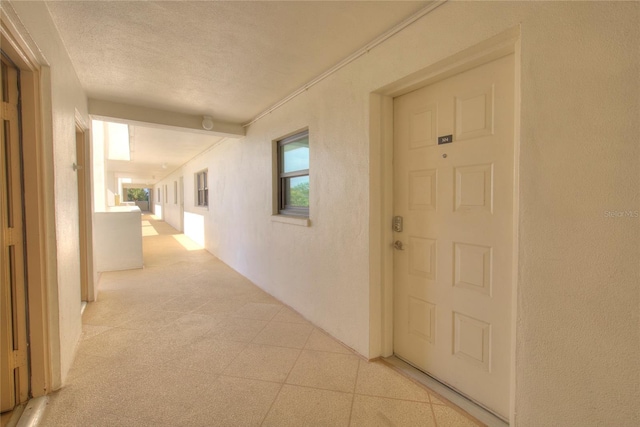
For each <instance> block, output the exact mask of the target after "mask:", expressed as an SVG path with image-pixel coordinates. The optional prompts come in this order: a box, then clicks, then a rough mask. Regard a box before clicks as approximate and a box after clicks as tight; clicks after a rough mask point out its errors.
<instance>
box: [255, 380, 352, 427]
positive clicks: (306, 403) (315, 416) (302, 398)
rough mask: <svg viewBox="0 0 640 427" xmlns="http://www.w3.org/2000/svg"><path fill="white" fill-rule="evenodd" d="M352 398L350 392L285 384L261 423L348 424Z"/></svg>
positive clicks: (288, 426)
mask: <svg viewBox="0 0 640 427" xmlns="http://www.w3.org/2000/svg"><path fill="white" fill-rule="evenodd" d="M352 399H353V395H352V394H350V393H341V392H337V391H329V390H318V389H313V388H306V387H297V386H292V385H284V386H283V387H282V390H281V391H280V393H279V394H278V397H277V399H276V401H275V403H274V404H273V406H272V407H271V410H270V411H269V414H268V415H267V417H266V418H265V420H264V422H263V423H262V425H263V426H265V427H268V426H273V427H299V426H314V427H324V426H326V427H339V426H348V425H349V416H350V414H351V403H352Z"/></svg>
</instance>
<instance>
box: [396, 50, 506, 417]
mask: <svg viewBox="0 0 640 427" xmlns="http://www.w3.org/2000/svg"><path fill="white" fill-rule="evenodd" d="M439 140H440V141H439ZM448 141H451V142H448ZM439 142H441V143H440V144H439ZM513 167H514V56H513V55H509V56H505V57H503V58H500V59H497V60H495V61H493V62H490V63H487V64H484V65H481V66H479V67H477V68H474V69H472V70H469V71H466V72H464V73H461V74H458V75H455V76H452V77H449V78H447V79H445V80H442V81H439V82H437V83H434V84H432V85H430V86H427V87H424V88H421V89H418V90H416V91H414V92H411V93H408V94H406V95H403V96H400V97H398V98H395V100H394V215H398V216H402V217H403V230H402V231H401V232H394V240H396V250H395V251H394V352H395V354H396V355H397V356H399V357H400V358H402V359H404V360H406V361H408V362H409V363H411V364H413V365H415V366H416V367H418V368H420V369H422V370H424V371H426V372H427V373H429V374H431V375H432V376H434V377H435V378H437V379H439V380H441V381H442V382H444V383H446V384H448V385H450V386H451V387H453V388H455V389H457V390H458V391H460V392H461V393H463V394H465V395H467V396H469V397H471V398H472V399H473V400H476V401H477V402H479V403H481V404H482V405H484V406H486V407H488V408H489V409H491V410H492V411H494V412H496V413H497V414H499V415H501V416H502V417H504V418H508V415H509V386H510V354H511V350H510V346H511V340H510V338H511V328H510V326H511V291H512V268H513V265H512V262H513V256H512V253H513V231H512V230H513V199H514V198H513V192H514V188H513V182H514V172H513Z"/></svg>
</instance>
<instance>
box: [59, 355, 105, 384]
mask: <svg viewBox="0 0 640 427" xmlns="http://www.w3.org/2000/svg"><path fill="white" fill-rule="evenodd" d="M112 364H113V361H111V360H109V359H106V358H104V357H100V356H94V355H92V354H88V353H85V352H82V351H78V352H77V353H76V357H75V358H74V360H73V365H72V366H71V369H70V370H69V373H68V374H67V378H66V380H65V385H70V384H75V383H77V382H79V381H84V380H85V379H84V378H82V377H83V375H91V374H92V373H94V372H96V371H98V370H101V369H105V368H108V367H109V366H112Z"/></svg>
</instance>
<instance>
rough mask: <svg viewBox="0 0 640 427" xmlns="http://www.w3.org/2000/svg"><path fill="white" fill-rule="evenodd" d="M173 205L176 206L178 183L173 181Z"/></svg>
mask: <svg viewBox="0 0 640 427" xmlns="http://www.w3.org/2000/svg"><path fill="white" fill-rule="evenodd" d="M173 204H174V205H177V204H178V181H173Z"/></svg>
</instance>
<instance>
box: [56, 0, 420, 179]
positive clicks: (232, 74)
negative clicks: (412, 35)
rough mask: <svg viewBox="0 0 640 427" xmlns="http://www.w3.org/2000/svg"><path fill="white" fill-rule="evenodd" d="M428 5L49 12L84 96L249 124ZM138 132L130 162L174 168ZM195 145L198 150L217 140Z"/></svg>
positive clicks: (119, 6)
mask: <svg viewBox="0 0 640 427" xmlns="http://www.w3.org/2000/svg"><path fill="white" fill-rule="evenodd" d="M427 3H428V2H425V1H406V2H405V1H95V0H94V1H49V2H47V6H48V8H49V10H50V13H51V16H52V18H53V21H54V23H55V25H56V26H57V28H58V31H59V33H60V36H61V38H62V40H63V43H64V44H65V47H66V48H67V51H68V52H69V56H70V57H71V60H72V62H73V64H74V67H75V69H76V71H77V73H78V77H79V79H80V82H81V84H82V86H83V87H84V89H85V91H86V92H87V94H88V96H89V97H90V98H93V99H98V100H104V101H112V102H118V103H123V104H128V105H134V106H139V107H146V108H154V109H159V110H165V111H173V112H178V113H186V114H194V115H210V116H212V117H213V118H214V120H219V121H224V122H232V123H246V122H248V121H250V120H251V119H253V118H255V117H256V116H257V115H259V114H260V113H261V112H263V111H264V110H266V109H267V108H269V107H270V106H272V105H273V104H275V103H276V102H277V101H279V100H280V99H282V98H284V97H286V96H287V95H288V94H290V93H291V92H293V91H294V90H296V89H298V88H300V87H301V86H303V85H304V84H305V83H307V82H309V81H310V80H312V79H313V78H315V77H317V76H318V75H320V74H322V73H323V72H324V71H326V70H328V69H329V68H331V67H332V66H333V65H335V64H336V63H338V62H340V61H341V60H342V59H344V58H346V57H348V56H349V55H350V54H352V53H354V52H355V51H357V50H358V49H359V48H361V47H363V46H364V45H366V44H367V43H369V42H370V41H372V40H373V39H375V38H376V37H377V36H378V35H380V34H382V33H384V32H386V31H387V30H389V29H390V28H392V27H394V26H395V25H397V24H398V23H400V22H401V21H403V20H404V19H406V18H407V17H409V16H411V15H412V14H413V13H415V12H417V11H419V10H420V9H422V8H423V7H425V5H426V4H427ZM138 125H139V124H138ZM141 129H142V128H139V129H137V130H136V136H135V138H136V150H140V151H137V152H136V155H135V160H134V161H133V163H134V164H135V163H138V162H142V161H143V158H142V157H143V156H142V154H141V153H143V152H145V153H147V154H149V156H150V157H149V158H145V159H144V161H147V162H148V163H154V164H157V163H158V162H160V164H161V163H163V162H169V161H171V160H172V159H171V158H172V157H174V156H175V151H173V150H175V146H176V145H175V144H165V143H163V142H162V141H166V139H163V138H162V137H160V136H159V134H160V133H161V131H160V130H158V129H156V130H155V131H153V132H148V135H147V132H144V131H141ZM185 135H191V136H190V137H192V138H193V134H185ZM147 136H148V137H149V138H154V139H153V140H152V139H149V140H147V139H146V138H147ZM172 138H173V139H174V140H175V139H176V138H177V139H180V138H182V137H177V136H176V135H173V136H172ZM185 138H187V136H185ZM201 143H202V144H203V145H201V146H200V148H199V149H200V151H202V150H204V149H205V148H206V147H207V146H210V145H211V144H212V143H215V141H213V142H210V141H208V140H204V141H201ZM146 145H150V146H151V148H150V149H146V148H144V149H143V147H144V146H146ZM179 145H180V146H182V143H180V144H179ZM163 147H166V148H167V149H168V150H172V151H169V152H164V148H163ZM194 150H195V151H197V150H198V149H194ZM167 156H168V157H167ZM151 159H153V162H152V161H151ZM187 160H188V159H187ZM183 163H184V162H183ZM114 167H115V166H114ZM118 167H120V168H123V169H124V168H125V167H124V166H118ZM128 167H129V168H132V165H128ZM167 169H169V168H167ZM157 179H159V178H157Z"/></svg>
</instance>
